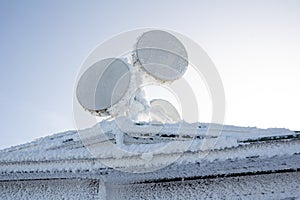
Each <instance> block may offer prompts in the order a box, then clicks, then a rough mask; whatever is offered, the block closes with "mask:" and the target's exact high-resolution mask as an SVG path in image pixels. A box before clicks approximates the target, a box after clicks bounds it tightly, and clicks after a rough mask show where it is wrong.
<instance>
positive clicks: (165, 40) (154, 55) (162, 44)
mask: <svg viewBox="0 0 300 200" xmlns="http://www.w3.org/2000/svg"><path fill="white" fill-rule="evenodd" d="M136 56H137V59H138V61H139V63H140V64H141V65H142V67H143V68H144V69H145V70H146V71H147V72H148V73H149V74H151V75H152V76H154V77H156V78H158V79H160V80H162V81H173V80H176V79H179V78H180V77H182V76H183V74H184V73H185V71H186V70H187V67H188V55H187V51H186V49H185V47H184V46H183V44H182V43H181V42H180V41H179V40H178V39H177V38H176V37H175V36H174V35H172V34H170V33H168V32H166V31H160V30H152V31H148V32H145V33H144V34H142V36H141V37H140V38H139V40H138V42H137V44H136Z"/></svg>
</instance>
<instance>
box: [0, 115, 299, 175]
mask: <svg viewBox="0 0 300 200" xmlns="http://www.w3.org/2000/svg"><path fill="white" fill-rule="evenodd" d="M179 127H180V128H181V129H180V131H178V128H179ZM209 128H212V129H213V128H220V126H215V125H211V124H204V123H195V124H188V123H184V122H183V123H177V124H165V125H162V124H149V123H140V124H135V123H133V122H130V121H128V119H123V118H121V119H116V120H112V121H102V122H100V123H99V124H97V125H95V126H94V127H92V128H90V129H86V130H82V131H81V133H80V134H81V135H80V136H79V135H78V133H77V132H76V131H68V132H65V133H59V134H55V135H52V136H48V137H45V138H41V139H38V140H35V141H33V142H31V143H27V144H23V145H19V146H15V147H11V148H8V149H4V150H1V151H0V172H1V173H2V176H0V179H3V180H6V179H11V178H13V176H15V177H17V178H20V176H24V177H28V176H31V175H33V174H35V176H36V177H38V176H37V175H36V174H39V176H41V177H46V176H51V177H52V176H54V177H57V176H58V177H61V176H64V175H65V176H67V177H73V175H74V174H73V173H75V174H78V173H79V172H80V173H81V174H83V176H85V175H84V173H82V172H85V171H88V174H91V173H94V172H99V171H100V172H101V173H108V172H109V173H112V171H114V170H113V169H111V168H112V167H111V166H114V167H113V168H114V169H117V170H122V169H125V168H130V169H132V170H137V171H139V170H141V169H143V168H145V167H147V168H149V169H150V168H153V169H156V168H160V167H166V166H167V165H169V164H170V163H172V161H174V162H175V163H174V164H173V165H172V166H170V172H164V175H163V176H164V177H176V176H183V175H184V174H182V173H179V174H178V172H176V171H177V170H176V168H178V167H180V166H184V168H186V169H190V170H191V172H184V173H185V175H186V176H202V175H209V174H210V173H208V172H209V171H208V172H207V171H202V170H200V171H201V173H200V171H199V169H197V167H195V166H197V163H201V164H204V165H207V166H209V163H215V164H216V165H220V166H221V167H223V168H224V169H225V168H226V167H225V166H224V163H225V164H226V163H227V164H228V166H231V167H233V168H235V169H236V170H235V169H227V170H224V173H234V172H235V171H237V169H238V168H239V167H240V166H243V167H246V168H247V167H248V165H249V162H248V161H249V159H250V161H251V160H253V159H254V158H258V160H257V161H256V162H255V165H253V164H251V166H252V165H253V168H252V169H250V168H247V170H245V172H247V171H260V170H277V168H279V169H285V168H289V169H290V168H291V169H296V168H298V167H299V165H298V164H299V163H300V161H299V158H298V157H299V156H298V154H299V153H300V140H299V135H298V134H297V133H295V132H293V131H290V130H287V129H257V128H254V127H235V126H224V127H223V130H222V132H221V134H220V135H219V136H216V135H210V134H207V130H208V129H209ZM119 132H121V133H123V134H124V135H125V137H124V144H123V145H122V146H120V147H118V148H120V149H121V151H118V152H115V151H113V150H112V148H111V147H112V145H115V144H114V143H115V137H116V135H117V134H118V133H119ZM82 133H83V134H84V135H85V136H84V137H85V138H84V137H83V136H82ZM82 141H83V142H82ZM84 144H85V146H84ZM86 147H88V148H86ZM92 147H95V148H94V149H93V150H94V151H99V153H98V154H97V155H95V154H91V153H90V150H91V149H92ZM154 150H155V151H154ZM290 157H291V161H289V162H291V163H289V165H288V166H284V167H280V166H270V165H267V164H268V162H266V160H268V159H273V158H276V159H275V160H274V161H275V165H276V162H281V161H280V160H282V159H284V158H290ZM277 158H278V159H277ZM227 161H230V162H227ZM231 161H235V162H237V161H241V163H240V164H239V166H235V165H232V164H230V163H231ZM292 161H294V162H292ZM243 162H244V163H243ZM264 162H266V163H265V164H264ZM103 163H110V165H109V166H107V165H106V164H103ZM237 163H238V162H237ZM174 166H175V168H174ZM187 166H191V167H190V168H189V167H187ZM264 166H265V168H264ZM172 167H173V168H172ZM193 167H195V169H197V173H193ZM221 167H219V166H215V169H219V170H222V168H221ZM100 169H101V170H100ZM203 169H205V170H212V171H213V169H214V168H211V169H209V168H207V169H206V168H203ZM183 171H184V170H183ZM25 172H27V174H26V173H25ZM41 172H43V173H41ZM58 172H63V173H62V174H60V173H58ZM242 172H244V171H242ZM176 173H177V174H176ZM214 173H221V172H220V171H218V170H216V171H214ZM53 174H54V175H53ZM72 174H73V175H72ZM123 175H124V174H122V173H116V177H119V176H120V177H122V176H123ZM148 175H149V176H147V177H143V176H139V178H140V179H141V180H142V179H148V178H152V179H155V178H157V177H161V175H160V174H155V173H152V174H151V173H150V174H148ZM185 175H184V176H185ZM124 179H125V180H128V176H126V178H124ZM111 180H113V178H111ZM120 180H122V179H121V178H120ZM132 181H135V180H132Z"/></svg>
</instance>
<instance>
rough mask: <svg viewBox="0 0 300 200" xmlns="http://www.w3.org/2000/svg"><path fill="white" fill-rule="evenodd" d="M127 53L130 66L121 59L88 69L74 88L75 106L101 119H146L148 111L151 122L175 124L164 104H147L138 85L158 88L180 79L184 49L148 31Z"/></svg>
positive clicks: (169, 36)
mask: <svg viewBox="0 0 300 200" xmlns="http://www.w3.org/2000/svg"><path fill="white" fill-rule="evenodd" d="M131 53H132V58H133V60H132V63H133V64H132V65H131V64H129V63H127V62H125V61H124V59H122V58H120V59H119V58H107V59H104V60H100V61H98V62H96V63H94V64H93V65H92V66H90V67H89V68H88V69H87V71H85V72H84V73H83V74H82V76H81V77H80V79H79V81H78V84H77V88H76V96H77V99H78V102H79V104H80V105H81V106H82V107H83V108H84V109H85V110H87V111H89V112H91V113H92V114H95V115H98V116H101V117H102V116H111V117H119V116H124V115H125V116H127V117H128V115H129V114H130V115H131V116H132V117H133V118H135V117H137V116H138V115H139V114H141V113H142V115H143V112H145V113H147V112H148V116H149V110H150V116H149V118H153V120H157V121H161V122H173V121H179V120H180V115H179V114H178V112H177V110H176V108H175V107H174V106H173V105H172V104H171V103H169V102H168V101H165V100H162V99H156V100H153V101H151V102H150V103H149V101H148V100H147V99H146V97H145V96H144V93H143V91H142V85H143V84H144V83H146V82H147V83H149V80H150V83H151V82H152V83H153V84H156V85H161V84H163V83H164V82H172V81H175V80H177V79H179V78H181V77H182V76H183V75H184V73H185V72H186V70H187V67H188V55H187V51H186V49H185V47H184V45H183V44H182V43H181V41H180V40H179V39H177V38H176V37H175V36H174V35H172V34H170V33H168V32H166V31H161V30H151V31H147V32H144V33H142V34H141V36H140V37H139V38H138V40H137V43H136V44H135V48H134V49H133V50H132V52H131ZM147 77H148V78H147ZM149 77H150V79H149ZM132 97H133V98H132ZM132 99H133V101H132ZM132 102H133V106H132V107H130V106H129V105H132ZM126 109H127V110H126ZM128 111H129V112H128ZM145 113H144V114H145ZM159 115H161V116H159Z"/></svg>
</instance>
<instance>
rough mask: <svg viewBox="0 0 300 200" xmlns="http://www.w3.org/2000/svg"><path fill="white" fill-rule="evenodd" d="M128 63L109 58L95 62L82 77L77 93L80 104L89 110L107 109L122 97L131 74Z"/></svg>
mask: <svg viewBox="0 0 300 200" xmlns="http://www.w3.org/2000/svg"><path fill="white" fill-rule="evenodd" d="M129 70H130V68H129V65H128V64H127V63H125V62H124V61H122V60H121V59H118V58H107V59H104V60H100V61H98V62H96V63H95V64H93V65H92V66H91V67H89V68H88V70H87V71H85V72H84V73H83V74H82V76H81V77H80V79H79V81H78V85H77V89H76V95H77V99H78V102H79V103H80V105H81V106H82V107H83V108H85V109H87V110H89V111H105V110H106V109H108V108H110V107H111V106H113V105H114V104H116V103H117V102H118V101H120V100H121V99H122V97H123V96H124V95H125V93H126V91H127V90H128V87H129V83H130V79H131V75H130V71H129Z"/></svg>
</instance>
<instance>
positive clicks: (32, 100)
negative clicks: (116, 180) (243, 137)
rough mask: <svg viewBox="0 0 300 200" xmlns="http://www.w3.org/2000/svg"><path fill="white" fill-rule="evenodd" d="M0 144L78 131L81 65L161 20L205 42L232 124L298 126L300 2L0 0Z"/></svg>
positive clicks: (161, 23)
mask: <svg viewBox="0 0 300 200" xmlns="http://www.w3.org/2000/svg"><path fill="white" fill-rule="evenodd" d="M0 27H1V31H0V42H1V46H0V67H1V73H0V91H1V92H0V103H1V104H0V105H1V115H0V120H1V126H0V135H1V139H0V148H5V147H9V146H11V145H17V144H20V143H25V142H29V141H31V140H33V139H35V138H38V137H43V136H46V135H50V134H53V133H56V132H62V131H66V130H71V129H74V128H75V125H74V119H73V102H72V101H73V91H74V87H75V80H76V77H77V73H78V72H79V69H80V66H81V64H82V63H83V61H84V60H85V58H86V57H87V56H88V55H89V53H90V52H91V51H92V50H93V49H94V48H95V47H96V46H97V45H98V44H100V43H101V42H103V41H104V40H106V39H108V38H110V37H112V36H114V35H116V34H119V33H121V32H125V31H128V30H132V29H136V28H143V27H157V28H166V29H170V30H174V31H176V32H179V33H181V34H184V35H186V36H188V37H189V38H191V39H192V40H194V41H195V42H197V43H198V44H199V45H200V46H201V47H202V48H203V49H204V50H205V51H206V52H207V54H208V55H209V56H210V58H211V59H212V60H213V62H214V63H215V65H216V68H217V70H218V71H219V74H220V76H221V78H222V81H223V85H224V88H225V95H226V118H225V124H231V125H239V126H256V127H261V128H269V127H282V128H289V129H291V130H300V123H299V116H298V115H299V113H300V104H299V102H300V95H299V92H300V78H299V77H300V37H299V35H300V1H297V0H294V1H292V0H281V1H279V0H251V1H250V0H248V1H246V0H245V1H238V0H235V1H233V0H227V1H221V0H219V1H215V0H206V1H201V0H195V1H192V0H191V1H174V0H173V1H171V0H166V1H159V0H152V1H126V2H125V1H107V2H104V1H79V0H75V1H71V0H64V1H60V0H53V1H37V0H28V1H9V0H1V1H0Z"/></svg>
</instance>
